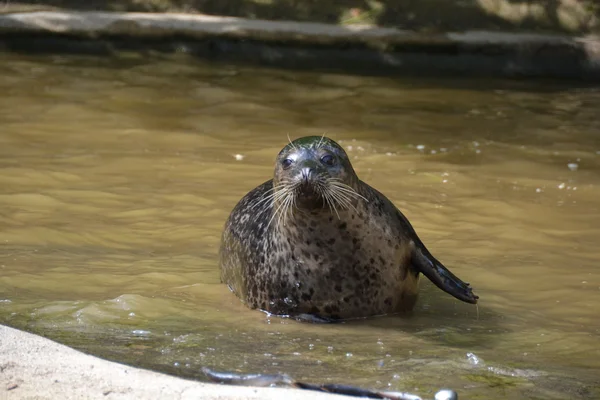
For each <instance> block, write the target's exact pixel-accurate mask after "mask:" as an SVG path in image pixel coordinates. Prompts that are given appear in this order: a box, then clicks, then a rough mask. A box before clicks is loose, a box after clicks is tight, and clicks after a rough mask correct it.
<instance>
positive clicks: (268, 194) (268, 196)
mask: <svg viewBox="0 0 600 400" xmlns="http://www.w3.org/2000/svg"><path fill="white" fill-rule="evenodd" d="M285 187H286V181H284V182H281V183H279V184H278V185H274V186H273V187H272V188H271V189H269V190H267V191H265V193H264V194H263V196H262V197H261V198H259V199H257V200H256V201H255V202H253V203H252V204H250V208H251V209H254V208H256V207H259V206H260V205H261V204H263V203H266V202H270V201H271V200H273V199H274V198H275V197H276V196H277V193H278V191H279V190H281V189H285Z"/></svg>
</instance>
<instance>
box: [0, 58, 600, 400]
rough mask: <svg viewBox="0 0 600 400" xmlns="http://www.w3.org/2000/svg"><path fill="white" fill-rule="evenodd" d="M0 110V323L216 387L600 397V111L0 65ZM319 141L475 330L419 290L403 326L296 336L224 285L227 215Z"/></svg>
mask: <svg viewBox="0 0 600 400" xmlns="http://www.w3.org/2000/svg"><path fill="white" fill-rule="evenodd" d="M0 93H2V96H0V323H4V324H8V325H12V326H15V327H19V328H23V329H27V330H30V331H34V332H37V333H42V334H44V335H46V336H48V337H51V338H54V339H57V340H59V341H62V342H64V343H66V344H69V345H72V346H74V347H77V348H80V349H83V350H85V351H87V352H90V353H93V354H98V355H101V356H103V357H106V358H109V359H113V360H119V361H124V362H127V363H131V364H134V365H141V366H145V367H150V368H153V369H156V370H162V371H166V372H169V373H174V374H178V375H183V376H190V377H197V378H200V379H204V377H203V376H202V375H201V373H200V372H199V369H200V367H201V366H209V367H213V368H216V369H227V370H238V371H244V372H261V371H264V372H278V371H282V372H287V373H289V374H291V375H292V376H294V377H295V378H297V379H304V380H308V381H310V382H314V383H319V382H336V383H351V384H359V385H363V386H366V387H371V388H391V389H397V390H408V391H413V392H418V393H419V394H421V395H423V396H431V395H432V393H433V392H434V391H435V390H436V389H438V388H440V387H444V386H447V387H452V388H454V389H456V390H458V391H459V393H460V394H461V395H462V396H463V397H465V398H472V399H477V398H487V399H489V398H494V399H499V398H522V399H542V398H543V399H552V398H556V399H564V398H572V399H592V398H597V397H598V396H600V387H599V385H600V378H599V376H600V374H599V371H600V320H599V318H598V315H599V311H598V310H599V308H600V273H599V271H598V262H599V260H600V246H599V244H600V120H599V119H598V118H597V115H598V114H597V113H598V110H599V109H600V91H599V90H597V89H594V88H573V87H571V88H570V87H567V86H564V85H563V86H561V85H557V84H550V83H545V84H542V83H540V82H537V83H533V82H530V83H527V82H494V81H435V80H414V79H386V78H363V77H350V76H342V75H323V74H311V73H292V72H281V71H268V70H257V69H250V68H239V67H234V66H223V65H208V64H204V63H199V62H195V61H191V60H187V59H182V60H159V59H154V60H139V59H135V58H130V59H121V60H113V61H110V60H108V61H107V60H100V59H95V58H88V59H77V58H61V57H48V58H26V57H15V56H9V55H7V54H2V55H0ZM322 133H326V134H327V135H328V136H330V137H332V138H334V139H336V140H338V141H339V142H341V144H342V145H343V146H345V147H346V148H347V150H348V152H349V154H350V155H351V156H352V158H353V163H354V166H355V169H356V170H357V172H358V174H359V176H360V177H361V178H363V180H365V181H367V182H368V183H370V184H371V185H373V186H374V187H376V188H378V189H379V190H381V191H382V192H384V193H385V194H386V195H387V196H388V197H389V198H390V199H392V200H393V201H394V202H395V203H396V204H397V205H398V206H399V207H400V208H401V209H402V210H403V211H404V212H405V214H406V215H407V216H408V218H409V219H410V220H411V222H412V223H413V225H414V226H415V228H416V229H417V232H418V233H419V234H420V236H421V238H422V239H423V240H424V242H425V243H426V244H427V245H428V247H429V249H430V250H431V251H432V252H433V254H435V255H436V256H437V257H438V258H439V259H440V260H442V262H444V263H445V264H446V265H447V266H448V267H450V268H451V269H452V270H453V271H454V272H456V273H457V274H458V275H459V276H460V277H462V278H463V279H465V280H467V281H469V282H471V283H472V285H473V286H474V288H475V290H476V293H477V294H479V295H480V297H481V302H480V305H479V309H478V310H477V309H476V308H475V307H473V306H470V305H468V304H464V303H460V302H458V301H457V300H455V299H453V298H451V297H449V296H448V295H446V294H444V293H442V292H441V291H439V290H438V289H436V288H434V287H433V285H432V284H430V283H429V282H428V281H426V280H423V281H422V283H421V288H422V290H421V291H422V293H421V297H420V300H419V302H418V304H417V307H416V309H415V312H414V314H413V315H411V316H409V317H387V318H378V319H372V320H365V321H357V322H352V323H346V324H337V325H311V324H301V323H297V322H294V321H289V320H281V319H277V318H271V319H268V318H267V317H266V316H265V315H264V314H262V313H260V312H257V311H251V310H248V309H246V308H245V307H244V306H243V305H241V304H240V302H239V301H238V299H237V298H235V297H234V296H233V295H232V294H230V293H229V291H228V290H227V289H226V288H225V286H223V285H221V284H220V283H219V275H218V268H217V249H218V245H219V238H220V233H221V229H222V226H223V223H224V221H225V219H226V217H227V215H228V214H229V212H230V210H231V209H232V207H233V206H234V205H235V203H236V202H237V200H239V199H240V198H241V196H243V194H245V193H246V192H247V191H249V190H250V189H252V188H253V187H255V186H256V185H258V184H259V183H262V182H263V181H265V180H266V179H268V178H269V177H270V174H271V171H272V164H273V160H274V157H275V155H276V154H277V152H278V151H279V149H280V148H281V147H282V146H283V145H285V143H286V142H287V140H288V139H287V135H288V134H289V135H290V137H292V138H294V137H298V136H303V135H310V134H322ZM236 155H241V156H238V157H237V159H236ZM242 156H243V157H242Z"/></svg>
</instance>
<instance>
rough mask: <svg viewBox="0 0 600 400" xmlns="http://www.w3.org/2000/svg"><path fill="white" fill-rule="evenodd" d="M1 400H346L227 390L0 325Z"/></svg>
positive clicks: (304, 393) (322, 395) (274, 391)
mask: <svg viewBox="0 0 600 400" xmlns="http://www.w3.org/2000/svg"><path fill="white" fill-rule="evenodd" d="M0 398H1V399H7V400H9V399H36V400H42V399H64V400H70V399H83V398H85V399H108V400H110V399H132V400H135V399H145V400H146V399H162V398H167V399H170V398H177V399H200V398H201V399H207V400H210V399H220V400H246V399H257V400H258V399H267V400H268V399H282V398H285V399H287V400H303V399H317V400H318V399H323V400H325V399H330V400H333V399H348V397H347V396H339V395H333V394H328V393H317V392H312V391H302V390H298V389H287V388H254V387H241V386H227V385H218V384H212V383H203V382H197V381H192V380H186V379H181V378H177V377H173V376H169V375H165V374H161V373H157V372H153V371H149V370H144V369H139V368H134V367H130V366H127V365H123V364H118V363H115V362H111V361H106V360H103V359H100V358H97V357H94V356H90V355H87V354H84V353H82V352H79V351H77V350H74V349H72V348H70V347H67V346H64V345H62V344H59V343H56V342H53V341H51V340H49V339H46V338H43V337H41V336H38V335H34V334H31V333H27V332H23V331H20V330H17V329H13V328H10V327H7V326H3V325H0Z"/></svg>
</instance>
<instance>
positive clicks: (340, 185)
mask: <svg viewBox="0 0 600 400" xmlns="http://www.w3.org/2000/svg"><path fill="white" fill-rule="evenodd" d="M328 184H329V185H331V186H335V188H336V189H337V190H340V191H344V192H349V193H350V194H351V195H352V196H355V197H359V198H361V199H363V200H364V201H366V202H369V200H368V199H367V198H366V197H364V196H363V195H361V194H360V193H358V192H357V191H356V190H354V188H353V187H352V186H349V185H347V184H345V183H344V182H341V181H340V180H339V179H338V178H329V179H328Z"/></svg>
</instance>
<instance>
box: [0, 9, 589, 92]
mask: <svg viewBox="0 0 600 400" xmlns="http://www.w3.org/2000/svg"><path fill="white" fill-rule="evenodd" d="M33 39H35V43H36V46H34V47H32V46H29V47H28V46H27V41H28V40H29V42H30V43H33V42H32V40H33ZM61 43H62V47H61ZM0 46H2V47H3V48H4V49H5V50H12V51H19V50H25V51H34V50H37V51H50V50H49V49H50V48H51V49H53V50H51V51H59V50H60V51H71V52H85V49H88V51H87V52H92V53H93V52H97V53H106V52H108V51H109V50H110V51H113V52H114V51H121V50H132V49H152V50H157V51H162V52H184V53H190V54H192V55H196V56H200V57H203V58H209V59H218V60H233V61H248V62H252V63H258V64H263V65H264V64H266V65H270V66H275V67H291V68H311V69H314V68H316V69H342V70H344V71H347V72H364V73H375V74H378V73H384V74H401V73H418V74H464V75H485V76H489V75H492V76H527V77H545V78H572V79H590V80H600V39H598V38H597V37H595V36H586V37H572V36H566V35H542V34H517V33H515V34H511V33H497V32H462V33H451V32H450V33H444V34H424V33H415V32H410V31H402V30H398V29H393V28H378V27H372V26H366V25H348V26H339V25H328V24H321V23H301V22H280V21H265V20H249V19H243V18H234V17H215V16H207V15H190V14H151V13H111V12H31V13H15V14H4V15H0ZM61 49H62V50H61Z"/></svg>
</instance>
